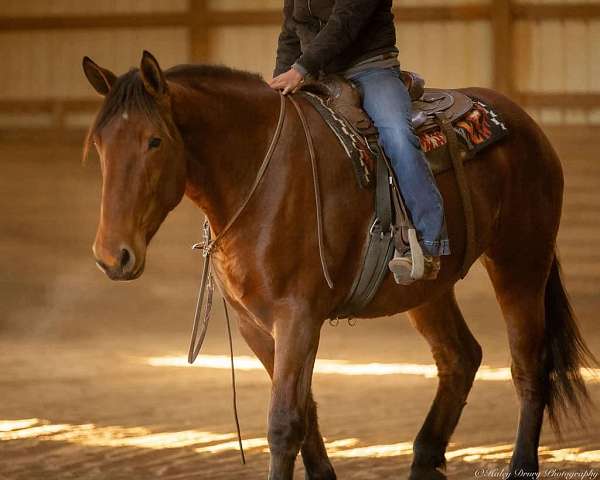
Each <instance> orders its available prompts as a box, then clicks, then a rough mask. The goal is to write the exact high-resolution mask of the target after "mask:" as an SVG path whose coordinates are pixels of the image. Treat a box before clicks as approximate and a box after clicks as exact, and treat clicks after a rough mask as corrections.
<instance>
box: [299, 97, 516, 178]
mask: <svg viewBox="0 0 600 480" xmlns="http://www.w3.org/2000/svg"><path fill="white" fill-rule="evenodd" d="M302 95H303V96H304V97H305V98H306V99H307V100H308V101H309V102H310V103H311V104H312V105H313V107H314V108H315V109H316V110H317V111H318V112H319V113H320V114H321V116H322V117H323V119H324V120H325V122H326V123H327V125H328V126H329V128H330V129H331V130H332V131H333V133H334V134H335V135H336V137H337V138H338V140H339V142H340V144H341V145H342V146H343V147H344V150H345V151H346V154H347V156H348V157H349V158H350V159H351V161H352V165H353V167H354V171H355V174H356V178H357V181H358V183H359V184H360V185H361V186H363V187H369V186H372V184H373V178H374V175H373V171H374V166H375V160H376V157H375V156H376V152H374V151H373V148H371V147H370V146H369V142H370V141H373V137H375V141H376V139H377V136H376V132H375V134H374V135H373V132H374V129H373V128H371V129H370V132H369V133H370V134H369V135H365V134H363V133H362V132H361V129H357V128H356V122H351V121H350V120H349V119H348V118H347V116H344V113H343V112H341V111H338V110H337V109H335V108H334V107H332V105H331V102H329V101H328V99H327V97H324V96H322V95H318V94H315V93H312V92H310V91H304V92H302ZM459 95H460V97H459ZM455 96H456V98H459V99H460V100H459V102H458V103H456V104H455ZM440 112H442V113H444V112H447V113H446V114H447V115H448V118H449V120H450V121H451V122H452V125H453V127H454V130H455V131H456V134H457V136H458V138H459V140H460V143H461V147H462V148H463V149H464V150H466V152H467V153H468V155H466V158H472V157H473V156H475V155H476V154H477V153H478V152H480V151H481V150H483V149H484V148H486V147H488V146H490V145H492V144H493V143H495V142H497V141H499V140H500V139H502V138H503V137H505V136H506V135H507V134H508V129H507V127H506V125H505V124H504V122H503V121H502V119H501V117H500V116H499V115H498V114H497V113H496V112H494V110H493V109H492V108H491V107H490V106H489V105H486V104H485V103H484V102H482V101H481V100H479V99H477V98H475V97H467V96H466V95H463V94H462V93H459V92H452V91H446V90H431V89H425V93H424V94H423V95H422V97H421V98H419V99H418V100H415V101H413V125H414V126H415V130H416V133H417V135H418V136H419V139H420V142H421V148H422V149H423V152H424V153H425V155H426V157H427V160H428V161H429V164H430V167H431V170H432V171H433V173H434V174H435V175H438V174H440V173H442V172H445V171H447V170H450V169H452V163H451V160H450V154H449V151H448V148H447V145H448V141H447V139H446V136H445V134H444V133H443V131H442V129H441V127H440V125H439V121H438V119H437V116H436V115H438V114H439V113H440ZM363 123H364V122H363ZM369 137H371V138H369Z"/></svg>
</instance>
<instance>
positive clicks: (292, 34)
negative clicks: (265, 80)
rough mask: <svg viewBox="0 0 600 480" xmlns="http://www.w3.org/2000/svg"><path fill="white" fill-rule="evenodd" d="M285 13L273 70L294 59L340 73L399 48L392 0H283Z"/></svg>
mask: <svg viewBox="0 0 600 480" xmlns="http://www.w3.org/2000/svg"><path fill="white" fill-rule="evenodd" d="M283 15H284V21H283V28H282V30H281V34H280V35H279V46H278V48H277V64H276V66H275V75H279V74H281V73H283V72H286V71H287V70H289V69H290V67H291V66H292V65H293V64H294V63H298V64H299V65H300V66H301V67H304V69H305V70H307V71H308V72H309V73H311V74H317V73H319V72H320V71H323V72H325V73H336V72H341V71H343V70H345V69H347V68H348V67H350V66H351V65H353V64H355V63H358V62H360V61H362V60H366V59H367V58H370V57H374V56H377V55H380V54H383V53H389V52H392V51H396V50H395V49H396V28H395V26H394V16H393V14H392V0H285V3H284V7H283Z"/></svg>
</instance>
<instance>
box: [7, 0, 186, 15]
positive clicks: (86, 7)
mask: <svg viewBox="0 0 600 480" xmlns="http://www.w3.org/2000/svg"><path fill="white" fill-rule="evenodd" d="M187 7H188V0H168V1H165V0H25V1H24V0H2V11H1V14H2V16H4V17H11V16H28V15H30V16H34V15H35V16H39V15H45V16H56V15H90V14H109V13H142V12H145V13H147V12H175V11H184V10H186V9H187Z"/></svg>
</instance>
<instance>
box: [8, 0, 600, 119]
mask: <svg viewBox="0 0 600 480" xmlns="http://www.w3.org/2000/svg"><path fill="white" fill-rule="evenodd" d="M394 10H395V11H394V13H395V15H396V18H397V20H398V21H399V22H431V21H438V22H439V21H461V22H465V21H466V22H469V21H482V20H483V21H488V22H490V25H491V29H492V39H493V58H492V60H491V61H492V71H493V87H494V88H495V89H497V90H500V91H502V92H504V93H505V94H507V95H509V96H511V97H512V98H514V99H515V100H517V101H519V102H521V103H522V104H524V105H526V106H529V107H536V108H543V107H555V108H566V107H569V108H577V109H583V110H590V109H600V93H568V92H567V93H541V92H540V93H524V92H519V91H517V89H516V81H515V77H514V75H515V73H514V72H515V61H514V50H513V40H514V27H515V23H516V22H517V21H519V20H527V21H542V20H591V19H600V4H589V3H569V4H536V3H521V2H520V3H518V4H517V3H516V2H515V1H514V0H490V3H489V4H481V5H471V4H469V5H467V4H465V5H451V6H411V7H409V6H406V7H395V9H394ZM280 22H281V13H280V12H279V11H273V10H239V11H221V10H213V9H210V8H209V7H208V2H207V1H206V0H190V1H189V8H188V11H185V12H177V13H164V12H163V13H142V14H139V13H136V14H110V15H105V14H103V15H89V16H87V15H86V16H81V15H74V16H67V15H64V16H50V17H42V16H39V17H36V16H23V17H2V16H0V32H7V31H35V30H42V29H43V30H71V29H96V28H98V29H136V28H143V27H152V28H168V27H184V28H186V29H187V31H188V38H189V45H190V54H191V59H190V60H191V61H192V62H206V61H209V60H210V53H211V45H210V41H211V40H210V39H211V35H210V31H211V29H213V28H218V27H223V26H243V25H278V24H280ZM97 106H98V102H97V101H93V100H70V99H54V100H42V101H40V100H33V101H29V100H0V112H9V113H20V112H29V113H47V114H48V113H49V114H51V115H52V116H53V123H54V124H55V127H56V128H57V129H62V128H63V127H64V126H65V118H66V116H67V115H70V114H74V113H86V112H90V111H93V110H94V109H96V108H97Z"/></svg>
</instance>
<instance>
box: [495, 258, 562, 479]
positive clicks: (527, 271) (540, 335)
mask: <svg viewBox="0 0 600 480" xmlns="http://www.w3.org/2000/svg"><path fill="white" fill-rule="evenodd" d="M541 250H542V248H539V249H538V255H540V256H541V257H542V258H540V259H535V258H532V256H531V255H530V256H529V258H527V259H525V258H523V257H521V258H520V259H519V261H518V262H517V259H515V258H514V257H513V258H511V259H507V260H506V261H501V260H499V259H496V260H492V259H491V258H490V257H484V261H483V263H484V265H485V267H486V269H487V271H488V273H489V275H490V278H491V280H492V283H493V285H494V289H495V291H496V297H497V299H498V302H499V303H500V307H501V309H502V313H503V315H504V319H505V321H506V326H507V329H508V338H509V343H510V351H511V356H512V365H511V373H512V377H513V382H514V385H515V389H516V391H517V395H518V397H519V401H520V404H521V405H520V413H519V426H518V430H517V440H516V443H515V449H514V452H513V457H512V461H511V466H510V471H511V474H512V476H511V478H531V474H532V473H535V472H537V471H538V468H539V467H538V453H537V452H538V445H539V437H540V432H541V428H542V422H543V418H544V408H545V405H546V402H547V395H548V375H547V372H546V366H545V365H546V364H545V358H544V356H545V348H544V339H545V337H544V323H545V320H544V318H545V313H544V292H545V288H546V279H547V275H548V271H549V269H550V262H551V260H550V258H551V257H550V255H552V256H553V253H552V254H550V253H549V254H548V255H541V253H542V252H541ZM544 256H547V257H548V258H547V259H544V258H543V257H544ZM517 263H518V265H517ZM521 472H522V473H523V474H524V473H526V472H528V473H529V476H523V475H521V476H519V474H520V473H521Z"/></svg>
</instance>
